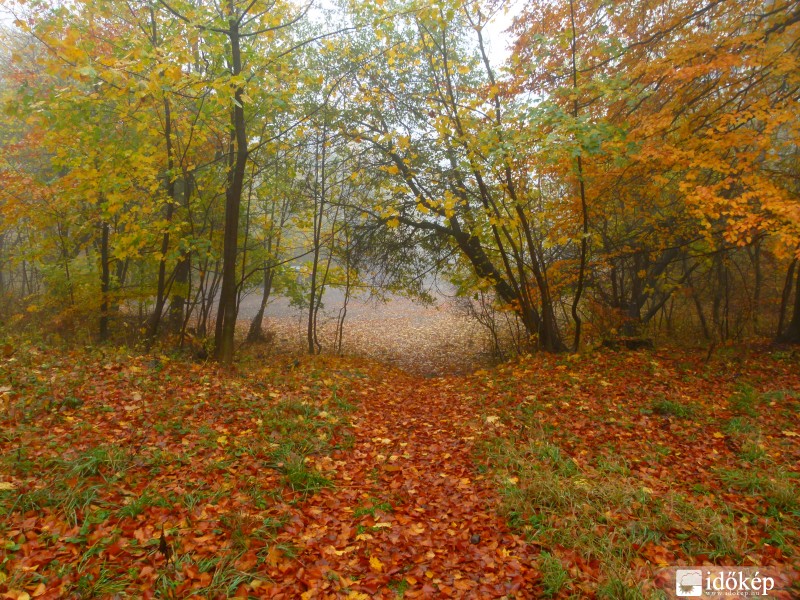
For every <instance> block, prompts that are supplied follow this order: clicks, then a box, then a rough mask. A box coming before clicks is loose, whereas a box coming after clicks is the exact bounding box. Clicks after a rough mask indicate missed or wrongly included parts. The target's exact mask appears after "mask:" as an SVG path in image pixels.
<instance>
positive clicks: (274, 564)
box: [0, 343, 800, 600]
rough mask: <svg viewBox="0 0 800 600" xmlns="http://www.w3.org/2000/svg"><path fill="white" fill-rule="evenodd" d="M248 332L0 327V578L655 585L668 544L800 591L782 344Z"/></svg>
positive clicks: (600, 593)
mask: <svg viewBox="0 0 800 600" xmlns="http://www.w3.org/2000/svg"><path fill="white" fill-rule="evenodd" d="M259 352H260V351H259V350H258V349H253V348H251V349H250V350H248V353H247V354H245V355H244V356H243V357H242V360H241V361H240V363H239V364H238V365H237V367H236V369H233V370H222V369H218V368H217V367H215V366H213V365H212V364H204V363H197V362H191V361H187V360H185V359H181V358H177V357H168V356H139V355H132V354H131V355H129V354H127V353H126V352H124V351H114V350H110V349H103V350H102V351H101V350H99V349H93V350H92V349H88V350H87V349H82V350H69V349H56V348H52V347H50V348H48V347H42V346H36V345H33V344H30V343H19V344H16V345H12V346H8V347H6V348H5V350H4V355H5V356H4V358H0V382H2V383H1V384H0V386H1V387H0V397H1V398H2V407H0V410H2V413H0V448H2V458H0V461H1V462H0V548H2V550H0V557H1V558H0V597H4V598H12V599H16V600H19V599H23V600H26V599H28V598H57V597H75V598H89V597H97V598H115V597H117V598H124V597H131V598H140V597H161V598H187V597H198V598H200V597H212V598H216V597H226V596H237V597H265V598H300V597H302V598H362V599H363V598H372V597H385V598H401V597H405V598H445V597H454V598H456V597H458V598H460V597H464V598H502V597H508V598H514V597H516V598H537V597H555V598H592V597H597V598H613V599H624V598H664V597H670V596H669V595H666V594H665V593H664V592H662V591H661V590H660V589H659V586H664V585H666V586H667V587H669V585H672V588H671V589H672V590H673V592H674V589H675V588H674V582H673V583H671V584H670V582H669V581H667V579H666V578H667V576H666V575H665V574H664V572H663V571H662V568H664V567H667V566H674V565H741V566H758V567H759V568H760V570H761V573H762V574H769V575H770V576H773V577H775V579H776V589H778V588H781V587H782V588H784V589H783V591H780V592H777V593H775V592H773V595H772V597H775V598H786V599H788V598H796V597H798V594H799V593H800V505H799V504H798V502H799V501H798V496H799V495H798V488H800V444H798V438H800V429H798V425H797V415H798V413H799V411H800V393H798V390H800V369H798V355H797V353H796V351H786V350H784V351H778V350H769V349H766V348H764V349H763V350H762V351H760V352H755V351H754V352H750V353H748V352H746V351H744V350H742V349H736V348H723V349H722V350H720V351H718V352H717V354H715V356H714V357H712V359H711V360H710V361H708V362H706V361H705V360H704V358H705V356H704V355H703V354H701V353H692V352H685V351H681V352H679V351H656V352H610V351H604V352H602V353H601V352H595V353H588V354H585V355H581V356H566V355H565V356H558V357H554V356H536V357H529V358H523V359H518V360H516V361H513V362H509V363H505V364H503V365H500V366H499V367H497V368H494V369H491V370H489V369H485V370H478V371H475V372H473V373H472V374H469V375H459V376H446V377H430V376H423V375H430V373H425V374H423V375H420V374H409V373H408V372H405V371H401V370H399V369H397V368H394V367H391V366H385V365H381V364H379V363H377V362H374V361H369V360H366V359H345V358H336V359H334V358H330V357H313V358H301V359H300V360H299V362H297V363H295V362H293V361H292V360H290V359H289V357H288V356H277V357H276V356H273V357H272V359H271V360H269V361H266V360H264V358H263V356H260V355H259ZM265 363H268V365H267V366H265ZM792 586H794V587H792Z"/></svg>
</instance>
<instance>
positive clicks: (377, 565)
mask: <svg viewBox="0 0 800 600" xmlns="http://www.w3.org/2000/svg"><path fill="white" fill-rule="evenodd" d="M369 568H370V569H372V570H373V571H375V572H376V573H380V572H381V571H383V563H382V562H381V561H379V560H378V559H377V558H376V557H375V556H371V557H370V559H369Z"/></svg>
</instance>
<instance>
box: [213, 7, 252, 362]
mask: <svg viewBox="0 0 800 600" xmlns="http://www.w3.org/2000/svg"><path fill="white" fill-rule="evenodd" d="M228 38H229V39H230V42H231V66H232V72H233V75H234V76H237V75H240V74H241V72H242V52H241V39H240V36H239V21H238V20H236V19H235V18H234V17H233V11H231V17H230V29H229V30H228ZM242 94H243V89H242V87H241V86H239V87H237V88H236V91H235V92H234V106H233V111H232V115H231V122H232V125H233V143H232V144H231V148H230V152H229V160H228V183H227V186H226V190H225V226H224V236H223V250H222V288H221V290H220V296H219V309H218V311H217V323H216V330H215V336H214V338H215V344H214V347H215V358H216V359H217V360H218V361H220V362H221V363H223V364H231V363H232V362H233V353H234V347H233V341H234V334H235V332H236V317H237V306H236V304H237V303H236V256H237V251H238V245H239V209H240V208H241V203H242V190H243V189H244V174H245V167H246V166H247V156H248V148H247V131H246V129H245V121H244V105H243V104H242Z"/></svg>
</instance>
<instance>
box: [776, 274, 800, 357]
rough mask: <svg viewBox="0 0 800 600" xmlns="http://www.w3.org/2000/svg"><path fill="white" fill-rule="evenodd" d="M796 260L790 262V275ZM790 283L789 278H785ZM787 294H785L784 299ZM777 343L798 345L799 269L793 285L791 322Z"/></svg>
mask: <svg viewBox="0 0 800 600" xmlns="http://www.w3.org/2000/svg"><path fill="white" fill-rule="evenodd" d="M796 265H797V259H795V260H794V261H792V265H791V267H789V269H790V273H791V271H792V270H794V269H795V267H796ZM787 279H788V280H789V281H791V278H787ZM786 296H788V294H786V293H785V297H786ZM781 316H783V306H782V307H781ZM778 341H781V342H787V343H789V344H800V269H798V270H797V281H796V282H795V285H794V307H793V309H792V320H791V321H789V325H788V327H786V329H785V330H784V331H783V332H782V333H781V334H780V336H779V337H778Z"/></svg>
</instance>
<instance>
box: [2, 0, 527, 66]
mask: <svg viewBox="0 0 800 600" xmlns="http://www.w3.org/2000/svg"><path fill="white" fill-rule="evenodd" d="M316 2H317V4H318V5H319V6H325V5H326V4H328V2H327V0H316ZM523 4H524V0H505V2H504V9H501V10H500V11H498V13H497V14H495V15H494V16H493V18H492V20H491V21H490V22H489V24H488V25H487V26H486V28H485V29H484V31H483V35H484V40H485V42H486V44H487V48H488V50H489V57H490V60H491V61H492V65H493V66H494V67H495V68H497V67H499V66H500V65H501V64H503V62H504V61H505V59H506V58H508V55H509V52H510V51H509V48H508V45H509V42H510V37H509V35H508V34H507V33H505V30H506V29H508V27H510V26H511V22H512V21H513V19H514V15H516V14H518V13H519V11H520V10H521V7H522V6H523ZM13 23H14V16H13V15H12V14H11V12H10V10H9V9H8V7H7V6H6V5H5V3H4V2H3V0H0V26H3V27H13Z"/></svg>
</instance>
